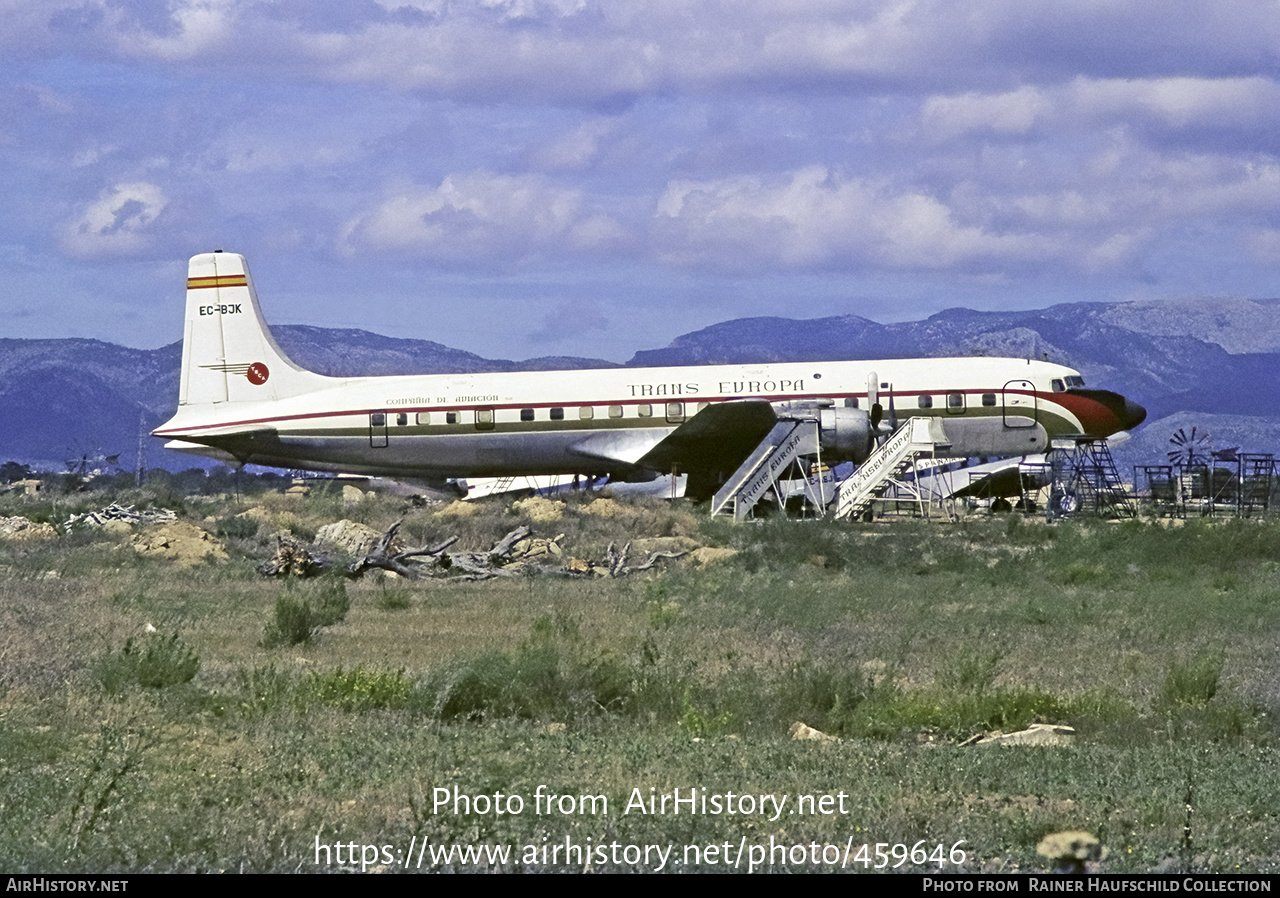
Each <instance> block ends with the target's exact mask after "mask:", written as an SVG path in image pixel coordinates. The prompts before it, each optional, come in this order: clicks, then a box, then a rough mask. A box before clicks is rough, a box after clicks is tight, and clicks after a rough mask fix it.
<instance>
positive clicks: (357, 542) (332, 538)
mask: <svg viewBox="0 0 1280 898" xmlns="http://www.w3.org/2000/svg"><path fill="white" fill-rule="evenodd" d="M381 536H382V534H381V533H379V532H378V531H377V530H374V529H373V528H372V527H367V526H365V525H364V524H360V523H357V522H355V521H347V520H342V521H338V522H336V523H333V524H326V525H325V526H323V527H321V528H320V529H319V530H318V531H316V538H315V544H316V545H317V546H319V547H321V548H324V549H330V550H332V551H335V552H337V553H339V554H341V555H346V556H348V557H349V558H362V557H363V556H365V555H368V554H369V550H370V549H372V548H373V547H374V546H375V545H377V543H378V539H379V538H380V537H381ZM403 548H404V547H403V546H400V547H399V548H396V549H395V551H397V552H399V551H403Z"/></svg>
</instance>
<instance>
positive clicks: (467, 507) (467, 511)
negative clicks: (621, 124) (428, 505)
mask: <svg viewBox="0 0 1280 898" xmlns="http://www.w3.org/2000/svg"><path fill="white" fill-rule="evenodd" d="M478 511H480V506H478V505H473V504H472V503H470V502H463V501H462V500H461V499H454V500H453V501H452V502H450V503H449V504H448V505H446V506H445V507H444V508H441V509H439V510H437V511H436V514H437V515H439V516H440V517H443V518H465V517H469V516H470V515H473V514H476V513H477V512H478Z"/></svg>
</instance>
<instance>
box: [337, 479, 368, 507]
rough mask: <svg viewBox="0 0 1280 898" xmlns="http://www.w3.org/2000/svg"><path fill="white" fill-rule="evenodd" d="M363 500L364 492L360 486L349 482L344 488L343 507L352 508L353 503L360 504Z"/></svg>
mask: <svg viewBox="0 0 1280 898" xmlns="http://www.w3.org/2000/svg"><path fill="white" fill-rule="evenodd" d="M363 501H364V493H363V492H361V491H360V489H359V487H354V486H352V485H351V484H349V483H348V484H346V485H345V486H344V487H343V488H342V507H343V508H350V507H351V506H352V505H359V504H360V503H361V502H363Z"/></svg>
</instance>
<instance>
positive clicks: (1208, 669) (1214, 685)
mask: <svg viewBox="0 0 1280 898" xmlns="http://www.w3.org/2000/svg"><path fill="white" fill-rule="evenodd" d="M1223 660H1224V659H1223V657H1222V655H1221V654H1219V653H1217V652H1207V651H1206V652H1200V653H1199V654H1197V655H1196V657H1195V658H1194V659H1193V660H1191V661H1190V662H1188V663H1186V664H1182V663H1179V662H1177V661H1174V662H1173V663H1172V664H1170V665H1169V672H1168V674H1166V675H1165V678H1164V689H1163V691H1162V692H1161V700H1162V704H1163V706H1164V707H1165V708H1177V707H1188V706H1189V707H1192V708H1203V707H1204V706H1205V705H1207V704H1209V700H1210V699H1212V698H1213V697H1214V695H1216V694H1217V692H1218V678H1219V677H1221V676H1222V665H1223Z"/></svg>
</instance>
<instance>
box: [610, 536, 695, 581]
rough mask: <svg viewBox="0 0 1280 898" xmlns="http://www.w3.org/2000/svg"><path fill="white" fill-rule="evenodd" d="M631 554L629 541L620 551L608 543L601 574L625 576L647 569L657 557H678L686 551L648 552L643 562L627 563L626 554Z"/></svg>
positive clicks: (613, 576) (612, 576) (653, 563)
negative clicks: (647, 557) (647, 556)
mask: <svg viewBox="0 0 1280 898" xmlns="http://www.w3.org/2000/svg"><path fill="white" fill-rule="evenodd" d="M629 554H631V543H630V542H628V543H627V544H626V545H624V546H623V547H622V551H618V550H617V549H616V548H614V544H613V543H609V547H608V548H607V549H605V550H604V563H603V564H602V565H600V568H601V570H602V574H597V576H601V575H606V576H609V577H611V578H617V577H625V576H626V575H627V574H634V573H636V572H638V571H647V570H649V568H651V567H653V566H654V565H655V564H657V563H658V559H659V558H679V557H680V556H681V555H687V554H688V553H687V552H650V553H649V559H648V560H647V561H645V562H644V564H637V565H628V564H627V556H628V555H629Z"/></svg>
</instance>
